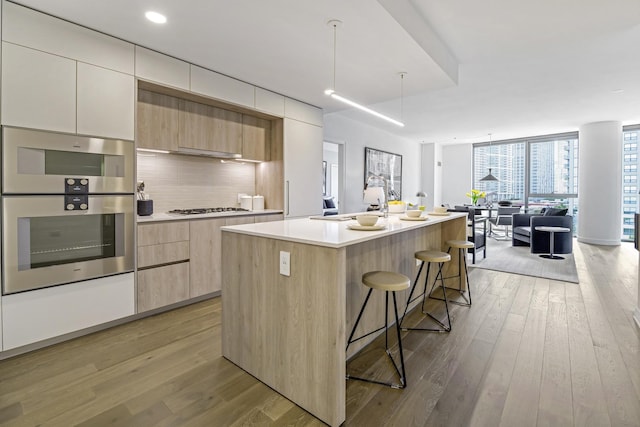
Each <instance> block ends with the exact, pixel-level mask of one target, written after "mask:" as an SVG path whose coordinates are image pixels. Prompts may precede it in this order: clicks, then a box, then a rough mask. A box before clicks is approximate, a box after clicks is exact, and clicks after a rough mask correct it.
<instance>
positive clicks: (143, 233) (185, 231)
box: [138, 221, 189, 247]
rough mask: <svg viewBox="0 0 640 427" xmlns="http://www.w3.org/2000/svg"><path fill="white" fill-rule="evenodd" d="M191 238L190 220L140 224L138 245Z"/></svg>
mask: <svg viewBox="0 0 640 427" xmlns="http://www.w3.org/2000/svg"><path fill="white" fill-rule="evenodd" d="M185 240H186V241H188V240H189V221H171V222H157V223H153V224H138V247H140V246H149V245H157V244H159V243H172V242H181V241H185Z"/></svg>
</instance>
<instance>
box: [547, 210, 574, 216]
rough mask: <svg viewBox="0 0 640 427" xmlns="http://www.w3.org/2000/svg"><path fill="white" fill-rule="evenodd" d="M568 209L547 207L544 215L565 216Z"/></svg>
mask: <svg viewBox="0 0 640 427" xmlns="http://www.w3.org/2000/svg"><path fill="white" fill-rule="evenodd" d="M567 210H568V209H556V208H546V209H545V210H544V213H543V215H544V216H565V215H566V214H567Z"/></svg>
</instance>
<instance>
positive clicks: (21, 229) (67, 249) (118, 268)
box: [2, 194, 135, 295]
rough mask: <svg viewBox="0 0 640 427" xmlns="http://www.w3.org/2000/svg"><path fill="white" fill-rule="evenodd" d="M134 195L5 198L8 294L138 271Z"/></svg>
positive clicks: (5, 287)
mask: <svg viewBox="0 0 640 427" xmlns="http://www.w3.org/2000/svg"><path fill="white" fill-rule="evenodd" d="M134 197H135V196H134V195H132V194H129V195H95V196H92V195H89V196H88V197H87V199H88V202H87V204H88V206H87V209H85V210H71V211H69V210H66V209H65V196H62V195H60V196H53V195H42V196H5V197H3V198H2V205H3V206H2V214H3V215H2V223H3V224H2V226H3V236H2V237H3V238H2V254H3V271H2V272H3V294H5V295H6V294H11V293H15V292H22V291H27V290H31V289H38V288H44V287H48V286H54V285H60V284H64V283H70V282H77V281H80V280H87V279H93V278H98V277H102V276H108V275H112V274H118V273H124V272H128V271H133V266H134V238H133V232H134V231H133V230H134V221H135V218H134V215H135V214H134V208H133V207H134V203H135V201H134Z"/></svg>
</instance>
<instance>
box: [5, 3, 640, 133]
mask: <svg viewBox="0 0 640 427" xmlns="http://www.w3.org/2000/svg"><path fill="white" fill-rule="evenodd" d="M16 2H17V3H20V4H24V5H27V6H30V7H33V8H34V9H37V10H41V11H44V12H47V13H50V14H52V15H55V16H58V17H61V18H64V19H67V20H69V21H72V22H77V23H80V24H82V25H85V26H87V27H90V28H94V29H97V30H99V31H102V32H105V33H107V34H111V35H114V36H117V37H120V38H122V39H125V40H128V41H131V42H134V43H137V44H139V45H142V46H145V47H148V48H151V49H155V50H158V51H160V52H164V53H167V54H169V55H172V56H175V57H177V58H181V59H184V60H186V61H189V62H192V63H195V64H198V65H200V66H203V67H206V68H210V69H212V70H215V71H218V72H221V73H224V74H228V75H230V76H233V77H236V78H239V79H241V80H244V81H247V82H249V83H252V84H255V85H258V86H262V87H264V88H267V89H270V90H274V91H276V92H280V93H282V94H285V95H288V96H291V97H293V98H296V99H299V100H302V101H305V102H308V103H310V104H313V105H317V106H320V107H323V108H324V109H325V111H326V112H334V113H333V114H345V115H347V116H349V117H351V118H353V119H355V120H359V121H363V122H365V123H368V124H371V125H373V126H377V127H380V128H382V129H385V130H388V131H390V132H393V133H395V134H398V135H402V136H406V137H408V138H411V139H413V140H416V141H424V142H442V143H452V142H476V141H482V140H486V139H487V134H488V133H492V135H493V140H498V139H506V138H512V137H519V136H527V135H538V134H544V133H555V132H561V131H568V130H576V129H577V128H578V127H579V126H580V125H581V124H584V123H589V122H592V121H601V120H620V121H622V122H623V123H624V124H631V123H640V51H639V48H638V47H639V46H640V1H639V0H607V1H603V0H562V1H558V0H537V1H529V2H523V1H514V0H492V1H489V2H478V1H473V0H378V1H376V0H322V1H318V0H269V1H265V0H234V1H229V0H183V1H180V2H177V1H172V0H137V1H135V2H132V1H131V0H109V1H107V0H56V1H55V2H52V1H50V0H20V1H16ZM147 10H155V11H158V12H161V13H164V14H166V15H167V18H168V22H167V24H165V25H162V26H159V25H155V24H152V23H150V22H148V21H146V19H145V18H144V12H145V11H147ZM330 19H340V20H341V21H343V23H344V24H343V25H342V26H341V27H340V28H339V29H338V33H337V51H336V52H337V60H336V69H337V71H336V87H335V89H336V90H337V91H339V92H340V93H342V94H344V95H345V96H348V97H350V98H352V99H354V100H356V101H358V102H361V103H363V104H367V105H368V106H370V107H372V108H374V109H377V110H379V111H381V112H383V113H385V114H388V115H390V116H392V117H396V118H398V117H399V116H400V115H402V120H403V121H404V122H405V123H406V126H405V128H403V129H399V128H396V127H394V126H393V125H389V124H386V123H385V122H380V121H379V120H378V119H375V118H370V117H369V116H367V115H365V114H364V113H361V112H359V111H340V109H341V108H342V106H341V105H339V104H337V103H336V102H337V101H334V100H331V99H330V98H327V97H326V96H325V95H324V94H323V91H324V89H326V88H329V87H331V86H332V85H333V84H332V78H333V30H332V28H331V27H329V26H327V24H326V23H327V21H329V20H330ZM400 71H406V72H408V74H407V76H406V78H405V79H404V85H403V86H404V89H403V93H404V99H403V103H402V109H401V102H400V99H399V96H400V77H399V75H398V72H400ZM456 72H457V73H456ZM456 74H457V75H456Z"/></svg>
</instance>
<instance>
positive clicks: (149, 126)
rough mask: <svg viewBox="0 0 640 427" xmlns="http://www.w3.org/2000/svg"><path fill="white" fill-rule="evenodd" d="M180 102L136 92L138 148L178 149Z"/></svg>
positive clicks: (144, 92) (147, 92) (146, 92)
mask: <svg viewBox="0 0 640 427" xmlns="http://www.w3.org/2000/svg"><path fill="white" fill-rule="evenodd" d="M181 102H182V101H181V100H180V99H178V98H174V97H172V96H167V95H162V94H159V93H155V92H150V91H148V90H138V116H137V128H138V135H137V143H138V148H150V149H155V150H167V151H176V150H177V149H178V137H179V131H180V125H179V120H180V107H181V105H180V104H181Z"/></svg>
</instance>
